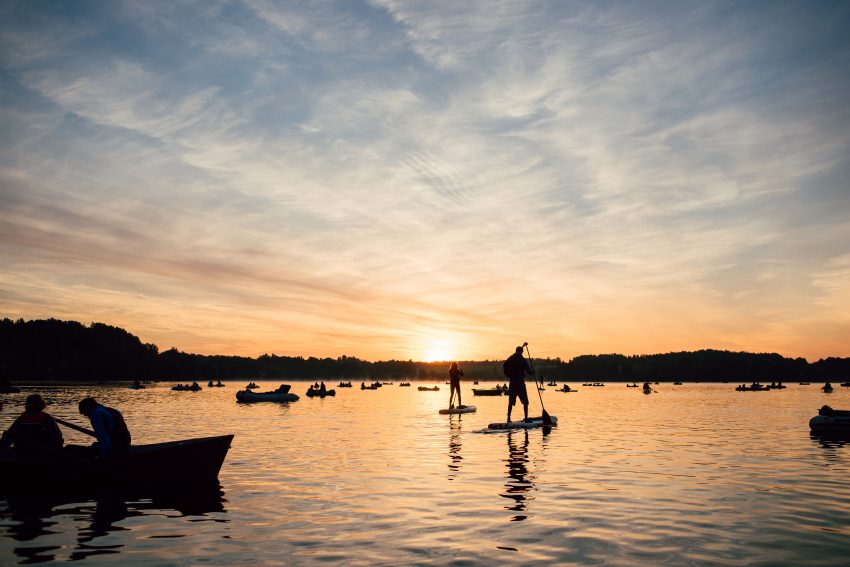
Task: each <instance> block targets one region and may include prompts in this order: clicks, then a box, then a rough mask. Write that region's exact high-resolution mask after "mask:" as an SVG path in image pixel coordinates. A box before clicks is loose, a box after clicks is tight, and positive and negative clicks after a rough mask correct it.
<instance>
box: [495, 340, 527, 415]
mask: <svg viewBox="0 0 850 567" xmlns="http://www.w3.org/2000/svg"><path fill="white" fill-rule="evenodd" d="M502 369H503V371H504V373H505V375H506V376H507V377H508V378H509V382H508V384H509V385H508V423H510V421H511V409H512V408H513V407H514V404H515V403H516V400H517V398H519V401H520V402H522V410H523V415H524V416H525V420H526V421H528V391H527V390H526V389H525V375H526V374H530V375H534V371H533V370H532V369H531V367H530V366H529V365H528V361H527V360H526V359H525V357H523V356H522V347H521V346H518V347H516V351H515V352H514V353H513V354H512V355H510V356H509V357H508V358H507V360H505V363H504V365H503V367H502Z"/></svg>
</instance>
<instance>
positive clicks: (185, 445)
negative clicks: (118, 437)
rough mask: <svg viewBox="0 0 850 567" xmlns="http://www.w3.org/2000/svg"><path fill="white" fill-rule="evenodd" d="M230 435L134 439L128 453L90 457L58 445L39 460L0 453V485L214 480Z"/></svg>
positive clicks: (73, 486) (77, 486) (159, 483)
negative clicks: (142, 442)
mask: <svg viewBox="0 0 850 567" xmlns="http://www.w3.org/2000/svg"><path fill="white" fill-rule="evenodd" d="M232 441H233V435H219V436H216V437H202V438H198V439H185V440H182V441H169V442H166V443H153V444H150V445H134V446H132V447H131V448H130V451H129V452H128V453H125V454H122V455H112V456H109V457H99V458H97V459H88V458H84V457H81V456H78V455H77V454H75V453H71V452H70V451H64V450H61V449H57V450H54V451H52V452H51V453H49V454H48V455H47V456H46V457H45V458H44V459H43V460H39V461H32V460H21V459H15V458H14V457H10V456H4V457H2V458H0V487H2V490H4V491H8V490H10V488H11V487H14V489H15V491H17V490H19V489H20V488H21V487H28V486H31V487H36V488H38V487H41V488H45V487H50V488H54V489H60V488H68V489H80V488H85V487H91V488H96V487H102V486H104V485H123V484H126V485H136V486H138V485H146V486H172V485H175V483H190V484H193V483H203V482H211V481H215V479H217V478H218V472H219V471H220V470H221V465H222V463H224V458H225V457H226V456H227V451H228V449H230V444H231V442H232Z"/></svg>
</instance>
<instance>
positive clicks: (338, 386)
mask: <svg viewBox="0 0 850 567" xmlns="http://www.w3.org/2000/svg"><path fill="white" fill-rule="evenodd" d="M336 387H337V388H351V382H340V383H339V384H337V385H336Z"/></svg>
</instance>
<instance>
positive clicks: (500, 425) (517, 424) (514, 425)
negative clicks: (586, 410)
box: [487, 415, 558, 431]
mask: <svg viewBox="0 0 850 567" xmlns="http://www.w3.org/2000/svg"><path fill="white" fill-rule="evenodd" d="M549 419H550V421H551V423H550V424H548V425H547V424H545V423H543V417H542V416H541V417H530V418H528V420H519V421H504V422H497V423H491V424H489V425H488V426H487V429H488V430H489V431H507V430H510V429H535V428H537V427H554V426H557V425H558V418H557V417H555V416H554V415H552V416H549Z"/></svg>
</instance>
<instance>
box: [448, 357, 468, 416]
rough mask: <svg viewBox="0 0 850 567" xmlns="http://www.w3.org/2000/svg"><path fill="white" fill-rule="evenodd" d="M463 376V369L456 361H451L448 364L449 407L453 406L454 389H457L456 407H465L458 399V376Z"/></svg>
mask: <svg viewBox="0 0 850 567" xmlns="http://www.w3.org/2000/svg"><path fill="white" fill-rule="evenodd" d="M461 376H463V370H461V369H460V368H459V367H458V365H457V362H452V364H451V366H449V383H450V384H451V385H450V386H449V409H453V408H454V407H455V406H454V404H453V403H452V399H453V398H454V395H455V391H457V407H458V408H460V409H463V408H465V407H466V406H465V405H463V402H461V401H460V377H461Z"/></svg>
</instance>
